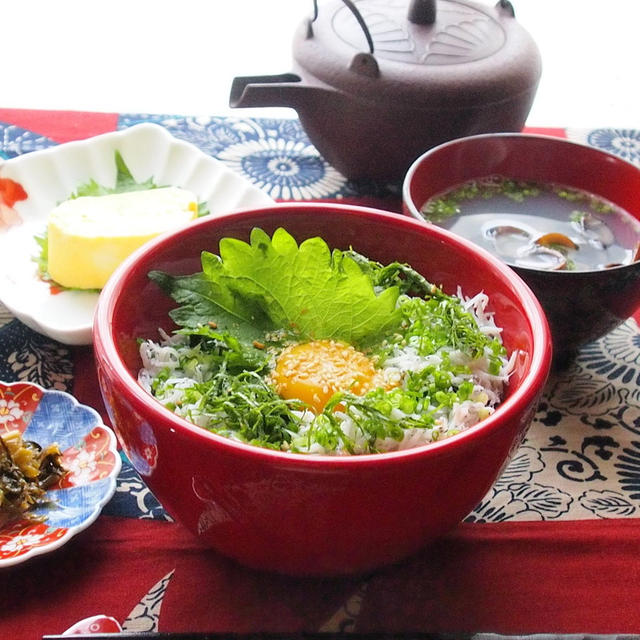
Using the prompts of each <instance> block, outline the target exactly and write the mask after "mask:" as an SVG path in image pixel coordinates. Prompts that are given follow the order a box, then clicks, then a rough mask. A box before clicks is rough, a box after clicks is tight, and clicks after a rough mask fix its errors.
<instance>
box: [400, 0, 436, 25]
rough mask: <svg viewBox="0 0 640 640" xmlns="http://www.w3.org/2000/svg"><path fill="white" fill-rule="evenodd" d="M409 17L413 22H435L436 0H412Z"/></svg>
mask: <svg viewBox="0 0 640 640" xmlns="http://www.w3.org/2000/svg"><path fill="white" fill-rule="evenodd" d="M407 17H408V18H409V22H413V24H433V23H434V22H435V21H436V0H411V3H410V4H409V14H408V16H407Z"/></svg>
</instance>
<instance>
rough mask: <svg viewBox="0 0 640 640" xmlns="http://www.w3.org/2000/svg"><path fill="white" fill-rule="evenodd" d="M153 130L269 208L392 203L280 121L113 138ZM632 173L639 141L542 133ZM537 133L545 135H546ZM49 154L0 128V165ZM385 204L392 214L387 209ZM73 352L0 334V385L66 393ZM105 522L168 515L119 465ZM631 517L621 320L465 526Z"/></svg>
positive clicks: (636, 468) (639, 397)
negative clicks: (22, 383) (288, 203)
mask: <svg viewBox="0 0 640 640" xmlns="http://www.w3.org/2000/svg"><path fill="white" fill-rule="evenodd" d="M149 121H151V122H155V123H157V124H160V125H162V126H164V127H166V128H167V129H168V130H169V132H170V133H171V134H173V135H174V136H176V137H177V138H182V139H185V140H187V141H189V142H192V143H194V144H195V145H197V146H198V147H199V148H201V149H202V150H203V151H205V152H206V153H209V154H210V155H212V156H214V157H216V158H218V159H220V160H221V161H222V162H224V163H225V164H227V165H228V166H229V167H231V168H232V169H234V170H236V171H238V172H240V173H242V174H243V175H245V176H246V177H247V178H248V179H249V180H251V181H252V182H253V183H254V184H256V185H258V186H260V187H261V188H262V189H264V190H265V191H266V192H267V193H269V194H270V195H271V196H272V197H273V198H274V199H283V200H291V199H294V200H298V199H299V200H308V199H313V200H317V199H322V198H328V199H343V198H344V199H346V198H348V199H350V200H352V201H358V200H359V199H378V200H379V201H380V202H389V203H397V202H398V201H399V194H400V185H399V184H381V183H377V182H373V181H357V182H354V181H350V180H347V179H345V178H344V177H343V176H341V175H340V174H339V173H338V172H337V171H335V170H334V169H333V168H332V167H330V166H329V165H328V164H327V163H326V162H325V161H324V160H323V159H322V158H321V157H320V156H319V154H318V152H317V151H316V150H315V148H314V147H313V146H312V145H311V143H310V142H309V140H308V138H307V137H306V135H305V134H304V132H303V130H302V128H301V126H300V124H299V122H298V121H297V120H295V119H291V120H269V119H247V118H228V117H224V118H223V117H202V118H197V117H182V116H170V115H166V116H163V115H144V114H126V115H119V116H117V118H115V119H114V123H115V127H116V128H118V129H121V128H125V127H129V126H131V125H134V124H137V123H139V122H149ZM549 131H550V132H551V133H552V134H555V135H557V134H560V135H564V136H565V137H567V138H569V139H572V140H575V141H579V142H583V143H586V144H591V145H593V146H596V147H598V148H601V149H605V150H607V151H609V152H612V153H614V154H617V155H619V156H620V157H622V158H624V159H626V160H628V161H630V162H633V163H636V164H638V165H639V166H640V131H636V130H630V129H592V130H582V129H580V130H576V129H563V130H558V129H554V130H549ZM545 132H546V131H545ZM53 144H56V142H55V141H54V139H52V138H51V137H48V136H47V135H44V134H43V133H42V132H41V131H40V132H38V131H35V130H30V129H29V128H25V127H22V126H18V125H16V124H13V123H11V122H2V121H0V156H1V157H3V158H10V157H13V156H16V155H18V154H23V153H28V152H30V151H33V150H36V149H42V148H45V147H48V146H51V145H53ZM390 206H391V205H390ZM73 359H74V351H73V349H72V348H69V347H66V346H64V345H61V344H58V343H56V342H53V341H51V340H49V339H47V338H45V337H43V336H40V335H38V334H36V333H34V332H33V331H31V330H30V329H28V328H27V327H25V326H24V325H22V324H21V323H20V322H19V321H17V320H12V321H11V322H9V323H8V324H6V325H5V326H4V327H2V328H0V379H2V380H5V381H14V380H29V381H33V382H36V383H38V384H41V385H42V386H44V387H53V388H58V389H63V390H67V391H71V390H72V387H73ZM105 513H108V514H112V515H125V516H131V517H137V518H158V519H167V518H168V516H167V515H166V513H165V512H164V510H163V509H162V507H161V506H160V505H159V504H158V502H157V501H156V500H155V498H154V497H153V495H151V493H150V492H149V491H148V489H147V488H146V487H145V485H144V483H143V482H142V480H141V479H140V477H139V476H138V474H137V473H136V472H135V471H134V470H133V468H132V467H131V465H130V464H129V463H128V461H127V460H126V459H125V460H124V464H123V469H122V472H121V474H120V478H119V482H118V489H117V492H116V495H115V497H114V498H113V500H112V501H111V502H110V504H109V505H107V507H106V509H105ZM638 516H640V330H639V327H638V323H637V322H636V320H635V319H633V318H631V319H629V320H627V321H626V322H625V323H624V324H623V325H621V326H620V327H619V328H617V329H616V330H614V331H612V332H611V333H610V334H609V335H607V336H605V337H604V338H602V339H600V340H598V341H596V342H593V343H591V344H589V345H587V346H585V347H584V348H583V349H582V350H581V351H580V353H579V354H578V357H577V358H576V360H575V361H574V362H573V363H572V364H571V366H570V367H569V368H568V369H566V370H564V371H561V372H556V373H554V374H553V375H552V377H551V379H550V380H549V382H548V385H547V388H546V391H545V394H544V397H543V399H542V402H541V404H540V406H539V409H538V412H537V414H536V416H535V419H534V421H533V425H532V427H531V429H530V431H529V434H528V436H527V438H526V440H525V441H524V443H523V444H522V446H521V447H520V449H519V451H518V452H517V454H516V455H515V457H514V458H513V460H512V461H511V464H510V465H509V466H508V468H507V469H506V471H505V472H504V474H503V475H502V477H501V478H500V479H499V480H498V482H497V483H496V484H495V486H494V487H493V488H492V489H491V491H490V492H489V493H488V494H487V495H486V497H485V498H484V500H483V501H482V502H481V503H480V504H479V505H478V506H477V507H476V508H475V510H474V511H473V512H472V513H471V514H470V515H469V516H468V518H467V520H468V521H470V522H473V521H475V522H478V521H481V522H498V521H508V520H567V519H573V520H575V519H587V518H624V517H638Z"/></svg>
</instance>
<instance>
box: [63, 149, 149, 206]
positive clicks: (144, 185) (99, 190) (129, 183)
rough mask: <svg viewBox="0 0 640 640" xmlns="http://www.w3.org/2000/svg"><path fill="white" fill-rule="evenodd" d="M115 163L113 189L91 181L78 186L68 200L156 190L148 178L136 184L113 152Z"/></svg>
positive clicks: (119, 155) (118, 154)
mask: <svg viewBox="0 0 640 640" xmlns="http://www.w3.org/2000/svg"><path fill="white" fill-rule="evenodd" d="M115 163H116V183H115V185H114V186H113V187H105V186H103V185H101V184H99V183H97V182H96V181H95V180H93V179H91V180H89V182H86V183H84V184H82V185H80V186H79V187H78V188H77V189H76V191H75V192H74V193H72V194H71V195H70V196H69V200H75V199H76V198H81V197H84V196H106V195H110V194H113V193H126V192H128V191H146V190H149V189H156V188H157V185H156V184H155V183H154V181H153V178H148V179H147V180H145V181H144V182H136V179H135V178H134V177H133V175H132V173H131V171H130V169H129V167H128V166H127V164H126V163H125V161H124V159H123V158H122V154H121V153H120V152H119V151H117V150H116V151H115Z"/></svg>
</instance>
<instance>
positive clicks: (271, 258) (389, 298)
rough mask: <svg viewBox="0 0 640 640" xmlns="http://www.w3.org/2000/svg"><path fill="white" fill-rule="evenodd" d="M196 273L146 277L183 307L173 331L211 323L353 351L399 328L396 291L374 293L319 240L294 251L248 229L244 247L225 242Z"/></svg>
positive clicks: (285, 242) (276, 237) (285, 240)
mask: <svg viewBox="0 0 640 640" xmlns="http://www.w3.org/2000/svg"><path fill="white" fill-rule="evenodd" d="M202 267H203V270H202V272H200V273H197V274H193V275H190V276H179V277H173V276H170V275H168V274H164V273H159V272H157V271H156V272H151V273H150V274H149V277H150V278H151V279H152V280H154V281H155V282H157V283H158V284H159V285H160V286H161V287H162V288H163V289H164V290H165V291H166V292H167V293H168V294H169V295H171V297H172V298H173V299H174V300H175V301H176V302H178V304H180V305H181V306H180V307H179V308H178V309H175V310H174V311H173V312H172V313H171V317H172V318H173V320H174V322H176V324H178V325H179V326H183V327H196V326H198V325H202V324H205V323H207V322H211V321H213V322H215V323H216V324H217V325H218V326H219V328H220V327H221V328H231V326H234V327H235V328H238V327H240V326H243V327H244V329H246V327H247V325H251V326H253V327H255V328H257V329H261V330H262V332H263V333H264V331H265V330H269V329H284V330H285V331H288V332H291V333H293V334H295V335H297V336H298V337H299V338H301V339H327V338H332V339H337V340H345V341H347V342H349V343H352V344H358V343H362V342H364V341H369V340H372V339H374V338H375V337H377V336H381V335H384V334H385V333H387V332H389V331H390V330H392V329H393V328H394V327H396V326H397V325H398V324H399V322H400V320H401V314H400V312H399V310H398V309H397V308H396V302H397V299H398V296H399V288H398V287H397V286H391V287H389V288H387V289H385V290H384V291H382V292H381V293H380V294H378V293H376V290H375V288H374V282H373V281H372V278H371V277H370V274H369V273H368V272H367V270H365V269H363V268H362V267H361V266H360V265H359V264H358V263H357V262H356V261H355V260H354V259H353V258H352V257H351V256H350V255H348V254H347V253H345V252H342V251H339V250H334V251H330V249H329V247H328V246H327V244H326V243H325V241H324V240H322V239H321V238H310V239H308V240H305V241H304V242H302V243H301V244H300V245H299V246H298V244H297V243H296V241H295V239H294V238H293V236H291V235H290V234H289V233H288V232H287V231H285V230H284V229H282V228H280V229H277V230H276V231H275V233H274V234H273V237H269V235H268V234H266V233H265V232H264V231H263V230H261V229H253V230H252V232H251V236H250V242H249V243H246V242H243V241H241V240H238V239H235V238H223V239H222V240H221V241H220V255H219V256H215V255H213V254H211V253H209V252H203V254H202Z"/></svg>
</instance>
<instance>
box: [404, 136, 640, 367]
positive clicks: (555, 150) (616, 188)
mask: <svg viewBox="0 0 640 640" xmlns="http://www.w3.org/2000/svg"><path fill="white" fill-rule="evenodd" d="M494 174H497V175H502V176H505V177H510V178H519V179H522V180H533V181H537V182H555V183H558V184H564V185H567V186H570V187H574V188H576V189H582V190H585V191H588V192H591V193H593V194H595V195H598V196H600V197H603V198H606V199H607V200H609V201H611V202H613V203H614V204H617V205H618V206H620V207H622V208H623V209H625V210H626V211H628V212H629V213H631V214H632V215H633V216H634V217H636V218H638V219H639V220H640V168H638V167H636V166H634V165H632V164H631V163H629V162H626V161H625V160H622V159H621V158H618V157H617V156H614V155H611V154H609V153H606V152H604V151H600V150H599V149H595V148H594V147H590V146H587V145H583V144H579V143H575V142H570V141H568V140H564V139H562V138H555V137H551V136H539V135H531V134H517V133H499V134H486V135H477V136H470V137H466V138H459V139H457V140H453V141H451V142H447V143H445V144H442V145H440V146H438V147H435V148H433V149H430V150H429V151H427V152H425V153H424V154H423V155H422V156H420V157H419V158H418V159H417V160H416V161H415V162H414V163H413V165H412V166H411V167H410V169H409V171H408V172H407V174H406V176H405V179H404V184H403V194H402V195H403V208H404V211H405V213H407V214H409V215H411V216H413V217H414V218H416V219H418V220H424V218H423V216H422V215H421V214H420V208H421V207H422V206H423V204H424V203H425V202H426V201H427V200H428V199H429V198H431V197H433V196H435V195H437V194H439V193H442V192H443V191H446V190H447V189H450V188H451V187H454V186H456V185H459V184H461V183H463V182H466V181H468V180H472V179H474V178H480V177H483V176H489V175H494ZM513 269H514V270H515V271H516V272H517V273H518V274H519V275H520V276H521V277H522V278H523V279H524V280H525V282H526V283H527V284H528V285H529V286H530V287H531V289H532V290H533V292H534V293H535V294H536V296H537V297H538V299H539V301H540V303H541V304H542V307H543V309H544V310H545V312H546V315H547V319H548V320H549V325H550V327H551V334H552V337H553V349H554V354H555V361H556V363H557V364H558V365H562V364H566V363H567V362H568V361H570V360H571V358H572V357H573V356H574V355H575V352H576V351H577V349H579V348H580V346H582V345H583V344H585V343H587V342H590V341H592V340H595V339H596V338H599V337H601V336H603V335H604V334H606V333H608V332H609V331H611V330H612V329H614V328H615V327H617V326H618V325H619V324H621V323H622V322H624V321H625V320H626V319H627V318H628V317H629V316H631V315H633V314H634V313H635V311H636V310H637V309H638V308H640V262H635V263H632V264H629V265H625V266H619V267H615V268H611V269H606V270H599V271H596V270H594V271H544V270H537V269H531V268H524V267H513Z"/></svg>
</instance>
